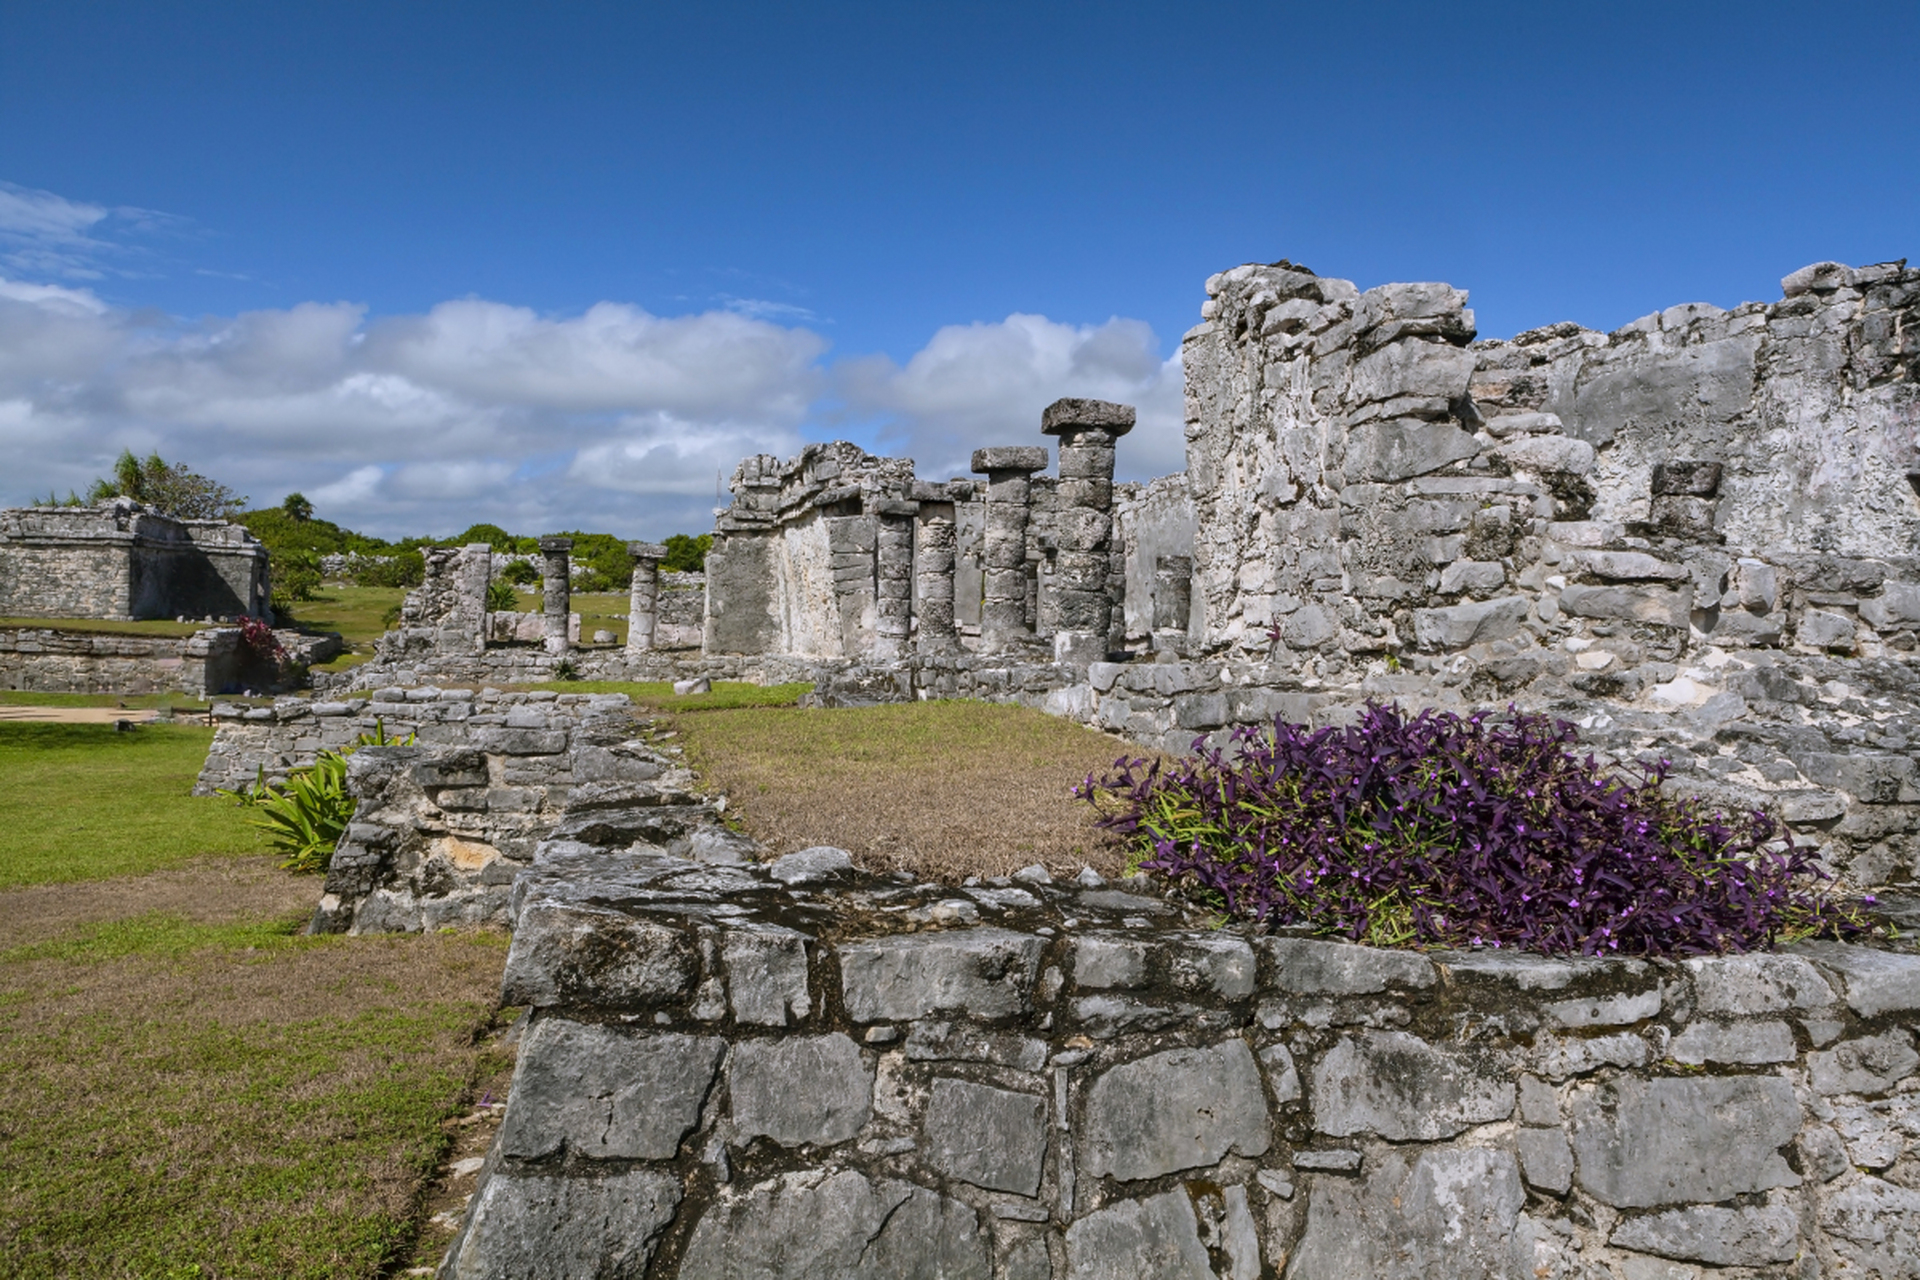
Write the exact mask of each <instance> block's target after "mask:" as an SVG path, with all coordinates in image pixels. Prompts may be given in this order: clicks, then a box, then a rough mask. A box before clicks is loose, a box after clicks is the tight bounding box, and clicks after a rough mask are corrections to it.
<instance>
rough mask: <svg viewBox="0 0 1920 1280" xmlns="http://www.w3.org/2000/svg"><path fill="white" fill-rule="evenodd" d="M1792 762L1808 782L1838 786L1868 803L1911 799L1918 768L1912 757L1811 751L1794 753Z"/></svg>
mask: <svg viewBox="0 0 1920 1280" xmlns="http://www.w3.org/2000/svg"><path fill="white" fill-rule="evenodd" d="M1793 762H1794V763H1795V764H1797V765H1799V766H1800V771H1801V772H1802V773H1804V774H1806V775H1807V778H1808V780H1809V781H1811V782H1816V783H1819V784H1820V785H1821V786H1823V787H1838V788H1839V789H1840V790H1842V791H1844V792H1846V793H1847V794H1848V795H1850V796H1853V797H1854V798H1856V799H1859V800H1864V801H1866V802H1867V803H1868V804H1898V803H1899V802H1900V801H1901V800H1902V799H1911V798H1912V797H1911V795H1910V794H1909V793H1910V791H1911V788H1912V786H1913V781H1914V773H1915V767H1914V762H1913V758H1912V757H1911V756H1905V755H1897V756H1896V755H1881V754H1878V753H1875V752H1864V751H1863V752H1851V753H1840V752H1828V751H1809V752H1799V753H1795V754H1794V756H1793Z"/></svg>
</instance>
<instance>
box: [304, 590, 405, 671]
mask: <svg viewBox="0 0 1920 1280" xmlns="http://www.w3.org/2000/svg"><path fill="white" fill-rule="evenodd" d="M406 594H407V591H406V588H405V587H344V586H333V585H327V586H323V587H321V588H320V590H319V591H318V592H317V593H316V594H315V595H314V597H313V599H311V600H303V601H301V602H300V603H298V604H296V605H294V606H293V616H292V618H291V619H282V621H283V622H285V621H289V620H290V621H292V622H293V624H294V625H296V626H298V627H301V628H302V629H304V630H307V631H338V632H339V633H340V639H341V640H342V641H344V642H345V644H346V651H345V652H344V653H342V654H341V655H340V656H339V657H337V658H335V659H333V660H332V661H331V662H323V663H320V664H319V665H317V666H316V667H315V668H314V670H316V671H344V670H346V669H347V668H348V667H357V666H359V665H360V664H361V663H363V662H366V661H367V660H368V659H370V658H372V657H373V642H374V641H376V640H378V639H379V638H380V636H381V635H382V634H383V633H384V632H385V631H386V630H387V615H388V614H390V613H392V612H393V611H394V610H395V609H397V608H399V607H400V601H401V600H403V599H404V598H405V597H406Z"/></svg>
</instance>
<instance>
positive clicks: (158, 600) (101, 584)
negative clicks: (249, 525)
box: [0, 498, 268, 620]
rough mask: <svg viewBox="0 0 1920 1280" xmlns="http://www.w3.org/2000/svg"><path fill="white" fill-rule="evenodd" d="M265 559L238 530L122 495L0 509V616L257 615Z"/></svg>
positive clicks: (263, 595) (263, 609)
mask: <svg viewBox="0 0 1920 1280" xmlns="http://www.w3.org/2000/svg"><path fill="white" fill-rule="evenodd" d="M267 597H268V582H267V552H266V549H265V548H264V547H262V546H261V545H260V543H259V542H257V541H256V540H255V539H254V537H253V535H252V534H251V533H249V532H248V531H247V530H246V529H245V528H244V527H242V526H240V525H234V524H228V523H227V522H225V521H223V520H176V519H174V518H173V517H171V516H165V515H161V514H160V513H159V512H157V511H150V510H148V509H147V508H145V507H143V506H141V505H140V504H139V503H137V502H134V501H132V500H131V499H127V498H116V499H114V500H112V501H110V502H104V503H101V504H99V505H98V506H92V507H25V508H13V509H9V510H5V511H0V617H14V618H102V619H119V620H127V619H140V618H175V617H188V618H220V619H226V618H233V617H265V616H266V614H267V608H268V598H267Z"/></svg>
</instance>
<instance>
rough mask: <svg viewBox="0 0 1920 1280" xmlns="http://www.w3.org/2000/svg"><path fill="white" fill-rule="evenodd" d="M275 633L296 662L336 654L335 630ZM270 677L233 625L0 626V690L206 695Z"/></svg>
mask: <svg viewBox="0 0 1920 1280" xmlns="http://www.w3.org/2000/svg"><path fill="white" fill-rule="evenodd" d="M275 637H276V638H277V639H278V640H279V641H280V643H281V644H282V645H283V646H284V647H286V649H287V651H288V653H289V656H290V657H291V658H293V659H295V660H297V661H299V662H302V663H313V662H325V661H326V660H327V659H329V658H332V657H334V656H335V655H336V654H338V653H339V652H340V637H339V636H336V635H326V636H307V635H301V634H299V633H297V632H292V631H281V632H276V633H275ZM278 679H279V674H278V672H277V671H276V670H275V669H274V667H273V666H272V664H268V663H260V662H258V661H255V660H254V659H253V658H252V655H250V654H249V653H248V652H247V651H246V650H245V648H243V647H242V645H241V643H240V629H239V628H238V627H210V628H208V629H207V630H205V631H199V632H195V633H194V634H193V635H191V636H141V635H117V634H113V633H109V632H96V631H68V630H54V629H53V628H50V627H6V628H0V689H23V690H31V691H34V692H40V693H118V694H142V693H180V694H185V695H187V696H188V697H191V698H207V697H212V696H214V695H216V694H221V693H237V692H239V691H240V690H241V689H243V688H250V689H258V690H260V691H262V692H270V691H272V690H273V689H274V688H275V686H276V682H277V681H278Z"/></svg>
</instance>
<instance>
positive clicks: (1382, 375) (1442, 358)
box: [1348, 341, 1476, 404]
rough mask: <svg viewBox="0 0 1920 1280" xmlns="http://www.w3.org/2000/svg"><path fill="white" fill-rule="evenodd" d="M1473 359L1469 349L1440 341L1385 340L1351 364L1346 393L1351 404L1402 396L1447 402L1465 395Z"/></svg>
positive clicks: (1471, 373)
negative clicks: (1351, 377)
mask: <svg viewBox="0 0 1920 1280" xmlns="http://www.w3.org/2000/svg"><path fill="white" fill-rule="evenodd" d="M1475 359H1476V357H1475V356H1474V354H1473V352H1471V351H1467V350H1464V349H1462V348H1460V347H1454V346H1448V345H1445V344H1442V343H1435V342H1419V341H1402V342H1393V343H1389V344H1388V345H1386V346H1384V347H1381V348H1380V349H1379V350H1378V351H1375V352H1373V353H1372V354H1370V355H1366V356H1362V357H1361V358H1360V359H1359V360H1358V361H1356V362H1355V363H1354V366H1353V382H1352V384H1351V386H1350V388H1349V391H1348V395H1349V397H1350V398H1351V400H1352V402H1353V403H1354V404H1366V403H1368V402H1369V401H1383V400H1394V399H1398V398H1400V397H1403V396H1418V397H1427V398H1432V399H1436V400H1443V401H1446V402H1447V403H1449V404H1451V403H1453V402H1454V401H1456V400H1459V399H1460V398H1461V397H1462V396H1464V395H1466V393H1467V382H1468V380H1469V379H1471V378H1472V377H1473V366H1474V363H1475Z"/></svg>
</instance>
